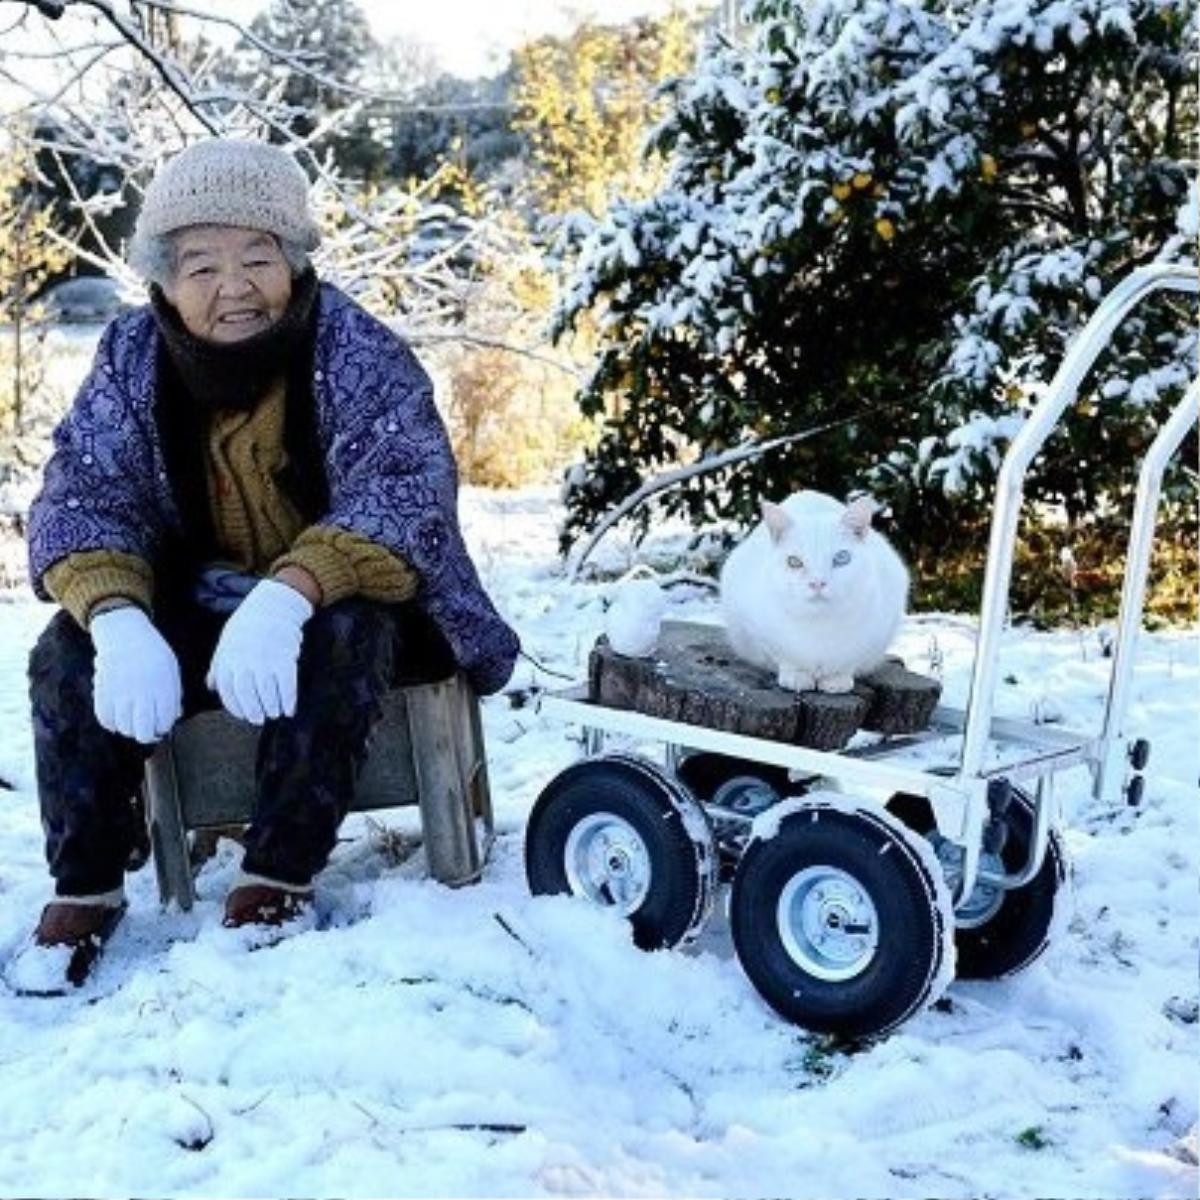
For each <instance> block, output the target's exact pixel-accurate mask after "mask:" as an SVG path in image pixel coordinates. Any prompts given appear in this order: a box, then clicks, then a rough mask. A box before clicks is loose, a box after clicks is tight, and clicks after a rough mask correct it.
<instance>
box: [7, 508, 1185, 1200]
mask: <svg viewBox="0 0 1200 1200" xmlns="http://www.w3.org/2000/svg"><path fill="white" fill-rule="evenodd" d="M463 512H464V522H465V525H466V528H467V531H468V536H469V539H470V541H471V543H472V546H473V549H474V552H475V555H476V560H477V562H478V564H479V566H480V569H481V572H482V574H483V575H484V577H485V580H486V582H487V584H488V586H489V588H490V590H491V592H492V594H493V596H494V597H495V598H496V600H497V603H498V604H499V606H500V608H501V609H502V610H503V611H504V613H505V614H506V615H507V616H508V617H509V618H510V619H511V620H512V621H513V622H514V623H515V624H516V626H517V627H518V629H519V631H520V633H521V635H522V637H523V639H524V642H525V646H526V648H527V650H528V651H529V652H530V654H531V655H533V656H534V657H535V658H536V659H537V660H538V661H539V662H540V663H541V664H542V665H543V666H544V667H546V668H548V669H549V670H552V671H556V672H561V673H563V674H566V675H569V676H571V677H578V675H579V673H580V671H581V668H582V665H583V663H584V661H585V659H586V654H587V649H588V647H589V646H590V644H591V642H592V640H593V638H594V637H595V635H596V633H597V632H598V631H599V630H600V628H601V627H602V624H603V610H604V600H605V595H606V591H607V590H608V589H607V585H605V584H602V583H584V584H576V585H573V586H572V585H567V584H566V583H565V582H564V581H563V579H562V577H561V575H560V573H559V572H558V568H557V564H556V560H555V557H554V553H553V550H554V540H555V538H554V532H555V529H554V527H555V522H556V519H557V515H558V514H557V511H556V507H555V504H554V502H553V500H552V498H551V497H550V496H549V494H548V493H544V492H538V491H526V492H520V493H515V494H514V493H504V494H501V493H487V492H468V493H467V494H466V495H465V496H464V503H463ZM682 544H683V543H682V540H681V539H680V538H679V537H678V535H677V533H676V532H674V531H672V530H670V529H667V530H664V531H663V532H662V533H661V534H660V536H659V537H658V539H657V540H656V542H655V543H654V545H655V546H656V547H658V548H660V549H663V550H669V549H670V548H671V547H672V546H676V547H678V546H681V545H682ZM602 549H603V551H604V555H603V557H604V560H605V562H606V564H607V565H608V566H610V567H613V568H615V569H616V570H618V571H619V570H621V569H623V567H624V566H625V565H627V559H626V551H625V549H623V547H622V546H621V544H620V542H619V539H616V538H614V539H612V544H611V545H610V544H609V543H605V545H604V547H603V548H602ZM0 595H2V596H3V599H2V602H0V715H2V716H3V718H4V720H3V723H2V724H0V728H2V729H3V731H4V733H3V736H2V740H0V778H3V779H4V780H6V781H8V783H10V784H11V785H12V787H13V790H7V791H0V958H3V957H6V956H7V955H9V954H11V953H12V952H13V951H14V950H15V949H16V948H17V947H18V946H19V945H20V944H21V942H22V940H23V939H24V938H25V937H26V936H27V934H28V931H29V929H30V927H31V925H32V923H33V921H34V920H35V919H36V916H37V913H38V911H39V909H40V906H41V904H42V903H43V902H44V900H45V899H46V897H47V893H48V884H47V879H46V876H45V872H44V866H43V863H42V859H41V835H40V828H39V823H38V817H37V806H36V799H35V789H34V779H33V761H32V753H31V748H30V738H29V732H28V728H27V717H26V708H25V705H26V701H25V681H24V667H25V660H26V656H27V654H28V651H29V648H30V646H31V644H32V643H33V641H34V639H35V638H36V636H37V634H38V631H39V630H40V628H41V627H42V625H43V624H44V623H45V621H46V620H47V618H48V617H49V615H50V612H51V609H50V608H49V607H48V606H44V605H40V604H38V603H36V602H35V601H34V600H33V599H32V598H31V597H30V595H29V593H28V592H27V591H24V590H20V589H17V590H12V591H9V592H8V593H0ZM670 615H671V616H673V617H691V618H708V619H712V618H714V617H715V612H714V605H713V600H712V598H711V594H710V593H708V592H707V591H705V590H704V589H702V588H699V587H690V586H685V587H684V588H675V589H672V605H671V612H670ZM1197 648H1198V638H1197V636H1196V634H1194V633H1163V634H1157V635H1154V636H1152V637H1149V636H1148V637H1146V638H1145V639H1144V641H1143V644H1142V647H1141V652H1140V657H1139V663H1138V669H1137V674H1136V678H1135V687H1134V694H1133V701H1132V722H1133V727H1134V731H1135V732H1136V733H1139V734H1144V735H1146V736H1148V737H1150V738H1151V739H1152V740H1153V743H1154V753H1153V756H1152V758H1151V763H1150V769H1149V772H1148V779H1147V788H1146V796H1145V801H1144V803H1143V805H1142V807H1141V809H1140V810H1138V811H1132V810H1127V809H1122V810H1120V811H1109V810H1104V809H1102V808H1101V807H1099V806H1098V805H1097V804H1095V802H1093V801H1092V800H1091V799H1090V796H1089V791H1088V778H1087V775H1086V773H1085V772H1083V771H1082V770H1080V771H1077V772H1072V773H1069V774H1068V775H1066V776H1064V777H1063V779H1062V783H1061V786H1060V789H1059V790H1060V793H1061V795H1062V798H1063V800H1064V801H1065V807H1066V809H1067V812H1068V814H1069V816H1070V825H1069V828H1068V831H1067V833H1066V840H1067V844H1068V847H1069V850H1070V851H1071V853H1072V856H1073V859H1074V863H1075V887H1074V891H1075V895H1074V917H1073V919H1072V921H1071V924H1070V926H1069V929H1068V931H1067V933H1066V934H1065V936H1064V937H1063V938H1062V939H1061V940H1060V942H1059V943H1058V944H1057V945H1056V946H1054V947H1053V948H1052V949H1051V951H1050V952H1049V953H1048V954H1047V955H1046V956H1045V957H1044V958H1043V959H1042V960H1041V961H1039V962H1038V963H1037V964H1036V965H1035V966H1034V967H1033V968H1032V969H1030V970H1029V971H1028V972H1026V973H1025V974H1024V975H1022V976H1020V977H1018V978H1017V979H1015V980H1012V981H1009V982H1005V983H990V984H956V985H954V986H953V987H952V988H951V990H950V992H949V993H948V1001H949V1002H948V1003H946V1004H943V1005H940V1006H939V1007H938V1008H937V1009H935V1010H932V1011H928V1012H926V1013H924V1014H922V1015H920V1016H918V1017H917V1018H915V1019H914V1020H912V1021H910V1022H909V1023H908V1024H907V1025H905V1026H904V1027H903V1028H902V1029H901V1030H900V1031H899V1032H897V1033H895V1034H894V1035H892V1036H891V1037H890V1038H888V1039H887V1040H885V1041H883V1042H882V1043H879V1044H876V1045H875V1046H873V1047H871V1048H869V1049H865V1050H862V1051H860V1052H858V1053H854V1054H846V1053H843V1052H841V1051H834V1050H831V1049H830V1048H829V1047H828V1046H827V1045H826V1044H824V1043H823V1042H822V1041H821V1040H820V1039H816V1038H812V1037H810V1036H808V1035H806V1034H804V1033H802V1032H801V1031H799V1030H797V1029H795V1028H792V1027H789V1026H787V1025H784V1024H783V1023H782V1022H780V1021H779V1020H778V1019H777V1018H776V1017H775V1016H774V1015H773V1014H772V1013H771V1011H770V1010H769V1009H767V1007H766V1006H765V1005H764V1004H763V1003H762V1001H760V1000H759V998H758V997H757V995H756V994H755V992H754V991H753V990H752V989H751V987H750V985H749V984H748V983H747V982H746V980H745V978H744V977H743V976H742V974H741V972H740V971H739V970H738V968H737V966H736V963H735V962H734V961H732V959H731V951H730V947H729V945H728V937H727V935H726V934H725V933H723V931H722V927H721V923H720V920H719V918H718V920H717V923H716V926H715V928H714V930H713V932H712V933H711V934H710V935H708V936H706V937H705V938H704V939H703V940H702V942H701V945H700V947H699V948H697V949H694V950H692V951H689V952H686V953H685V952H662V953H656V954H643V953H641V952H639V951H638V950H636V949H635V948H634V947H633V946H632V944H631V943H630V940H629V938H628V936H627V933H626V930H625V927H624V926H623V924H622V923H621V922H620V921H618V920H616V919H612V918H610V917H609V916H608V915H607V914H604V913H600V912H597V911H594V910H592V909H589V908H587V907H586V906H584V905H582V904H577V903H573V902H571V901H568V900H566V899H561V898H553V899H539V900H531V899H530V898H529V897H528V896H527V894H526V888H525V884H524V879H523V867H522V851H521V840H522V829H523V824H524V819H525V817H526V814H527V813H528V810H529V808H530V805H531V804H532V803H533V801H534V799H535V797H536V796H537V794H538V792H539V790H540V789H541V788H542V787H543V786H544V785H545V784H546V783H547V782H548V781H549V780H550V779H551V778H552V777H553V776H554V774H555V773H556V772H557V771H559V770H560V769H561V768H562V767H563V766H565V765H566V764H568V763H569V762H571V761H572V760H573V759H574V758H576V757H577V756H578V754H579V753H580V747H579V744H578V741H577V740H576V739H575V735H574V733H573V731H572V730H570V729H568V728H564V727H562V726H560V725H556V724H554V723H552V722H551V721H550V720H549V719H548V718H546V717H544V716H539V715H538V713H537V712H536V711H535V709H534V707H533V706H531V705H524V706H522V707H514V706H513V705H512V704H511V703H510V702H509V700H508V699H506V698H505V697H496V698H493V699H490V700H489V701H487V702H486V704H485V710H484V720H485V729H486V735H487V739H488V750H489V760H490V769H491V778H492V787H493V793H494V802H495V805H496V809H497V813H498V821H499V828H500V832H501V836H500V839H499V842H498V845H497V847H496V850H495V853H494V857H493V859H492V861H491V863H490V865H489V868H488V871H487V874H486V878H485V879H484V881H483V882H482V883H481V884H479V885H478V886H476V887H473V888H469V889H466V890H463V891H458V892H451V891H448V890H445V889H443V888H440V887H438V886H437V885H435V884H433V883H431V882H429V881H427V880H426V879H425V878H424V875H423V866H422V861H421V855H420V853H419V852H418V853H409V854H408V855H407V856H406V855H405V853H404V850H405V847H406V846H407V847H409V848H410V849H411V842H410V841H409V840H408V839H405V838H403V837H401V838H395V837H385V836H381V834H380V831H379V829H378V828H377V827H376V828H371V827H369V826H368V825H367V824H366V822H365V820H364V819H362V818H352V819H351V821H349V822H348V823H347V825H346V827H345V829H344V833H345V840H344V841H343V842H342V843H341V844H340V845H339V847H338V850H337V852H336V854H335V857H334V861H333V863H332V864H331V866H330V867H329V869H328V870H327V871H326V872H325V873H324V875H323V876H322V877H321V878H320V880H319V884H318V892H317V898H318V906H319V912H320V917H321V921H320V927H319V928H317V929H314V930H312V931H310V932H306V933H302V934H299V935H297V936H295V937H293V938H291V939H289V940H287V941H285V942H283V943H282V944H280V945H278V946H275V947H273V948H270V949H265V950H259V951H257V952H254V953H248V952H247V951H246V949H245V947H244V945H243V943H242V942H241V941H240V940H239V935H238V934H236V933H233V932H230V931H227V930H223V929H222V928H221V927H220V911H221V909H220V905H221V902H222V899H223V895H224V892H225V889H226V887H227V885H228V884H229V881H230V879H231V878H232V876H233V874H234V871H235V868H236V863H237V856H236V852H235V851H236V848H235V847H234V846H233V845H232V844H228V843H223V844H222V847H221V850H220V852H219V853H218V855H217V857H216V859H214V860H213V861H212V862H210V863H209V864H208V865H207V866H206V867H205V868H204V869H203V871H202V872H201V874H200V877H199V880H198V888H199V894H200V900H199V903H198V905H197V907H196V909H195V910H194V911H193V912H192V913H190V914H186V915H184V914H181V913H179V912H175V911H172V912H169V913H166V914H163V913H161V912H160V911H159V909H158V904H157V897H156V891H155V886H154V879H153V872H152V870H151V869H146V870H143V871H142V872H140V873H138V874H136V875H134V876H131V877H130V879H129V891H130V900H131V904H130V913H129V916H128V918H127V920H126V921H125V923H124V925H123V927H122V928H121V929H120V931H119V932H118V934H117V935H116V937H115V939H114V941H113V943H112V946H111V950H110V953H109V955H108V957H107V958H106V959H105V960H104V962H103V964H102V966H101V968H100V969H99V971H98V973H97V975H96V977H95V979H94V980H93V981H92V982H90V983H89V984H88V985H87V987H86V988H85V989H83V990H82V991H81V992H80V993H79V994H77V995H73V996H71V997H69V998H66V999H61V1000H34V999H19V998H16V997H14V996H12V995H10V994H0V1147H3V1151H2V1152H0V1194H3V1195H9V1196H11V1195H20V1196H33V1195H37V1196H128V1195H157V1196H181V1195H188V1196H201V1195H204V1196H211V1195H220V1196H238V1197H244V1196H255V1197H257V1196H322V1195H324V1196H328V1195H337V1196H384V1195H405V1196H449V1195H455V1196H518V1195H520V1196H531V1195H536V1196H541V1195H551V1196H563V1195H566V1196H595V1195H605V1196H649V1195H686V1196H739V1197H740V1196H747V1197H749V1196H781V1197H802V1196H805V1197H807V1196H812V1197H817V1196H820V1197H835V1198H836V1197H929V1196H938V1197H984V1196H987V1197H1034V1196H1060V1197H1066V1196H1070V1197H1120V1198H1122V1200H1124V1198H1130V1197H1143V1196H1145V1197H1175V1196H1178V1197H1183V1196H1194V1195H1195V1193H1196V1186H1197V1178H1196V1166H1195V1163H1196V1157H1195V1155H1196V1133H1195V1130H1196V1121H1197V1089H1196V1067H1195V1064H1196V1061H1197V1046H1196V1031H1197V1028H1198V1026H1197V999H1196V953H1197V930H1198V928H1200V925H1198V922H1197V908H1198V903H1197V894H1196V876H1197V858H1198V851H1197V847H1198V844H1200V843H1198V840H1197V836H1196V835H1197V808H1198V805H1197V790H1196V781H1197V770H1198V763H1197V757H1198V739H1197V720H1196V714H1197V697H1198V696H1200V687H1198V685H1200V667H1198V659H1197ZM899 650H900V652H901V653H902V654H904V655H905V657H906V658H907V660H908V662H909V664H910V665H911V666H913V667H914V668H915V669H917V670H929V669H931V666H933V665H936V664H937V663H938V662H939V661H940V663H941V669H942V670H943V671H944V678H945V687H946V698H947V700H948V701H949V702H951V703H961V702H962V700H963V698H964V695H965V691H966V688H967V682H968V672H969V667H970V660H971V652H972V633H971V624H970V622H969V621H967V620H964V619H962V618H956V617H946V618H938V617H927V616H926V617H920V618H913V619H910V621H909V622H908V624H907V625H906V627H905V630H904V632H903V636H902V640H901V644H900V646H899ZM1108 666H1109V660H1107V659H1105V658H1104V657H1103V656H1102V654H1101V637H1100V636H1099V633H1098V631H1095V630H1090V631H1082V632H1079V631H1064V632H1059V633H1053V634H1037V633H1014V634H1012V635H1011V636H1010V637H1009V639H1008V642H1007V644H1006V650H1005V655H1004V660H1003V662H1002V672H1001V673H1002V676H1003V678H1004V683H1003V684H1002V685H1001V691H1000V697H999V705H1000V710H1001V712H1003V713H1006V714H1009V715H1017V716H1021V717H1028V716H1029V715H1030V714H1031V712H1033V711H1035V710H1036V711H1038V712H1040V713H1041V715H1042V716H1043V717H1055V716H1057V717H1060V718H1061V720H1062V722H1063V723H1064V724H1066V725H1068V726H1072V727H1078V728H1082V729H1085V730H1088V729H1095V728H1096V727H1097V726H1098V722H1099V717H1100V713H1101V709H1102V703H1103V696H1104V685H1105V680H1106V673H1107V668H1108ZM557 682H559V681H558V680H557V679H556V678H554V677H552V676H550V675H547V674H544V673H543V672H541V671H539V670H536V669H535V668H534V667H533V665H532V664H530V663H529V662H527V661H522V663H521V665H520V667H519V669H518V673H517V676H516V677H515V679H514V682H513V684H512V685H511V686H512V687H514V688H527V687H529V685H531V684H538V685H548V684H550V685H552V684H554V683H557ZM384 818H385V819H386V823H387V825H388V826H389V827H391V828H392V829H395V830H399V831H401V832H402V833H411V832H412V831H414V830H415V828H416V822H415V818H414V815H413V814H412V813H411V812H409V811H402V812H396V813H389V814H384ZM718 908H720V904H718ZM506 927H507V928H506Z"/></svg>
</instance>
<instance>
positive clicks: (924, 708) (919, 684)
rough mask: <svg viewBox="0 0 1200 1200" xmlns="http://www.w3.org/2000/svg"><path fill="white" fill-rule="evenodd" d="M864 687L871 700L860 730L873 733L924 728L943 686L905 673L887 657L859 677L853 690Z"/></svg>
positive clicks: (905, 671)
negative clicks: (870, 693)
mask: <svg viewBox="0 0 1200 1200" xmlns="http://www.w3.org/2000/svg"><path fill="white" fill-rule="evenodd" d="M863 686H866V687H867V688H869V689H870V691H871V692H872V700H871V706H870V708H868V709H867V715H866V716H865V717H863V722H862V727H863V728H864V729H869V730H870V731H871V732H872V733H886V734H898V733H916V732H917V731H918V730H921V729H924V728H925V726H926V725H928V724H929V718H930V717H932V716H933V710H934V709H935V708H937V704H938V701H939V700H940V699H941V697H942V685H941V684H940V683H938V681H937V680H936V679H930V678H929V677H928V676H927V675H918V674H917V673H916V672H915V671H909V670H907V669H906V668H905V666H904V663H903V661H902V660H900V659H898V658H889V659H887V660H886V661H885V662H884V663H882V664H881V665H880V666H878V667H876V668H875V670H874V671H871V672H868V673H867V674H866V675H863V676H860V678H859V680H858V682H857V686H856V689H855V690H857V688H858V687H863Z"/></svg>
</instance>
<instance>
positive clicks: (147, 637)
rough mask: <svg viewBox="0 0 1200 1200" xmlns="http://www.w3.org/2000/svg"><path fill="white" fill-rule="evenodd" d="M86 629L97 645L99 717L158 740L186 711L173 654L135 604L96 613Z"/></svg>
mask: <svg viewBox="0 0 1200 1200" xmlns="http://www.w3.org/2000/svg"><path fill="white" fill-rule="evenodd" d="M88 632H89V633H90V634H91V635H92V643H93V644H94V645H95V647H96V668H95V675H94V678H93V683H92V703H93V706H94V708H95V710H96V720H97V721H99V722H100V724H101V725H103V726H104V728H105V729H108V730H111V731H112V732H113V733H122V734H124V735H125V736H126V737H129V738H136V739H137V740H138V741H139V742H145V743H147V744H149V743H151V742H156V741H158V739H159V738H161V737H162V736H163V735H164V734H166V733H168V732H170V729H171V726H172V725H174V724H175V722H176V721H178V720H179V718H180V716H181V715H182V714H183V686H182V684H181V683H180V680H179V662H178V660H177V659H176V658H175V652H174V651H173V650H172V649H171V647H170V646H168V645H167V642H166V639H165V638H164V637H163V635H162V634H161V633H159V632H158V630H157V629H155V628H154V625H153V624H152V622H151V620H150V618H149V617H148V616H146V614H145V613H144V612H143V611H142V610H141V609H140V608H138V606H137V605H136V604H127V605H125V606H124V607H122V608H110V609H108V610H106V611H105V612H102V613H97V615H96V616H94V617H93V618H92V619H91V621H90V622H88Z"/></svg>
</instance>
